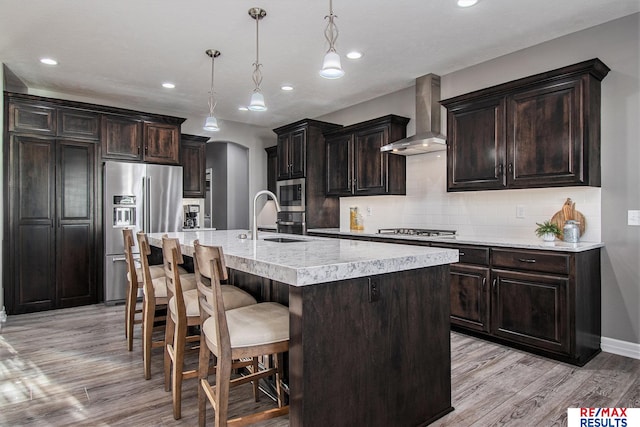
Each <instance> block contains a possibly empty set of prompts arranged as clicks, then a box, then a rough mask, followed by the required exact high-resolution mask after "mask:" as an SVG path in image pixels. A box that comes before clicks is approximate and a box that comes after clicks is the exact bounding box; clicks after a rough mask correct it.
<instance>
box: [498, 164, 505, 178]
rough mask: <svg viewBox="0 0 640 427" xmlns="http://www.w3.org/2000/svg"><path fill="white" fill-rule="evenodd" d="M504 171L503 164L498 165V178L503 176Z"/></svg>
mask: <svg viewBox="0 0 640 427" xmlns="http://www.w3.org/2000/svg"><path fill="white" fill-rule="evenodd" d="M503 169H504V166H502V163H500V164H499V165H498V176H502V174H503Z"/></svg>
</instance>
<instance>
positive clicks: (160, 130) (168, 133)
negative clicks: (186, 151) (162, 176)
mask: <svg viewBox="0 0 640 427" xmlns="http://www.w3.org/2000/svg"><path fill="white" fill-rule="evenodd" d="M143 141H144V154H143V159H144V161H145V162H148V163H161V164H168V165H177V164H179V163H180V125H177V124H171V123H154V122H144V132H143Z"/></svg>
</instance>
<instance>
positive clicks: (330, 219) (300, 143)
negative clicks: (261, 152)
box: [273, 119, 342, 228]
mask: <svg viewBox="0 0 640 427" xmlns="http://www.w3.org/2000/svg"><path fill="white" fill-rule="evenodd" d="M341 127H342V126H340V125H336V124H334V123H327V122H321V121H318V120H311V119H303V120H300V121H297V122H295V123H291V124H288V125H286V126H281V127H279V128H276V129H274V130H273V131H274V132H275V133H276V134H277V135H278V145H277V148H276V166H277V172H278V173H277V177H278V178H277V179H278V180H281V179H282V178H281V177H283V176H284V175H283V173H284V172H285V171H286V170H287V169H288V170H289V171H293V172H294V174H293V175H291V174H290V175H288V177H291V178H293V177H304V178H306V179H304V181H303V185H304V186H305V197H306V200H305V204H306V212H305V214H306V226H307V228H315V227H337V226H338V225H339V224H340V218H339V216H340V201H339V200H338V199H336V198H334V197H327V196H326V194H325V186H324V182H325V181H324V176H325V175H324V174H325V169H326V167H325V149H326V146H325V139H324V135H323V132H327V131H331V130H334V129H339V128H341ZM285 141H287V142H285ZM287 147H288V148H287ZM300 156H302V158H301V157H300ZM283 158H284V159H285V160H284V163H283ZM288 159H294V160H291V161H290V160H288ZM290 162H292V164H293V166H292V167H288V166H287V167H285V166H283V165H286V164H288V163H290ZM296 165H297V166H296ZM300 170H302V171H303V172H302V174H300Z"/></svg>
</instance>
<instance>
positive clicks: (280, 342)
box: [193, 241, 289, 427]
mask: <svg viewBox="0 0 640 427" xmlns="http://www.w3.org/2000/svg"><path fill="white" fill-rule="evenodd" d="M193 245H194V249H195V254H194V267H195V273H196V282H197V286H198V301H199V304H200V317H201V322H202V329H201V335H200V359H199V365H198V371H199V372H198V378H199V383H200V384H199V387H198V424H199V425H200V426H204V425H205V417H206V400H207V399H208V400H209V402H210V403H211V405H212V406H213V408H214V410H215V426H216V427H221V426H226V425H227V424H233V425H234V426H241V425H247V424H251V423H255V422H258V421H261V420H266V419H270V418H274V417H278V416H281V415H285V414H288V413H289V406H288V405H287V406H284V396H283V387H282V386H281V384H280V381H281V379H282V354H283V353H284V352H286V351H288V350H289V310H288V309H287V307H285V306H283V305H281V304H278V303H274V302H265V303H259V304H254V305H249V306H246V307H240V308H236V309H232V310H226V311H225V301H224V297H223V293H222V286H221V284H220V276H219V274H218V268H216V265H217V264H218V263H220V262H221V261H220V260H224V254H223V250H222V247H214V246H204V245H200V244H199V242H198V241H195V242H194V243H193ZM205 278H208V279H210V282H211V286H207V283H206V279H205ZM212 354H213V355H214V356H215V357H214V359H215V360H216V362H215V363H216V365H215V373H216V383H215V386H213V387H212V386H211V385H210V384H209V380H208V373H209V364H210V359H211V355H212ZM265 355H273V356H274V358H273V359H274V367H273V368H264V367H263V368H262V369H259V366H257V364H255V367H254V368H253V369H252V372H251V374H249V375H246V376H242V377H239V378H235V379H233V380H232V379H231V370H232V369H233V368H234V367H235V366H234V364H233V361H234V360H244V359H252V360H256V359H255V358H257V357H259V356H265ZM271 375H275V378H276V391H277V395H278V407H277V408H274V409H269V410H266V411H261V412H257V413H253V414H250V415H246V416H242V417H239V418H234V419H232V420H228V405H229V390H230V387H233V386H237V385H240V384H245V383H247V382H250V381H253V382H254V390H255V387H256V386H257V382H258V380H259V379H260V378H264V377H267V376H271ZM255 398H256V400H257V395H256V396H255Z"/></svg>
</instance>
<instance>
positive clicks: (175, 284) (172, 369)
mask: <svg viewBox="0 0 640 427" xmlns="http://www.w3.org/2000/svg"><path fill="white" fill-rule="evenodd" d="M162 254H163V259H164V271H165V276H166V279H167V282H166V283H167V297H168V298H169V303H168V306H167V323H166V330H165V342H166V346H165V353H164V369H165V390H167V391H168V390H169V378H171V392H172V393H171V397H172V400H173V417H174V418H175V419H176V420H178V419H180V417H181V406H182V405H181V403H182V380H183V379H189V378H196V377H197V376H198V371H197V370H196V369H194V370H190V371H184V370H183V369H184V357H185V353H186V348H185V347H186V345H187V343H189V342H194V341H197V342H199V341H200V336H199V335H195V336H187V330H188V327H189V326H200V307H199V305H198V291H197V290H196V289H190V290H186V291H183V289H182V279H181V276H180V274H178V270H177V267H178V266H179V265H180V264H182V263H183V258H182V251H181V249H180V242H179V240H178V239H170V238H168V237H167V236H163V237H162ZM219 267H220V269H221V270H222V269H223V270H224V275H225V276H226V266H224V264H221V265H219ZM222 293H223V299H224V302H225V305H226V306H228V307H229V308H230V309H231V308H238V307H245V306H248V305H252V304H256V303H257V302H256V299H255V298H254V297H252V296H251V295H250V294H249V293H247V292H245V291H243V290H242V289H240V288H237V287H235V286H230V285H223V286H222ZM256 363H257V360H256Z"/></svg>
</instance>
